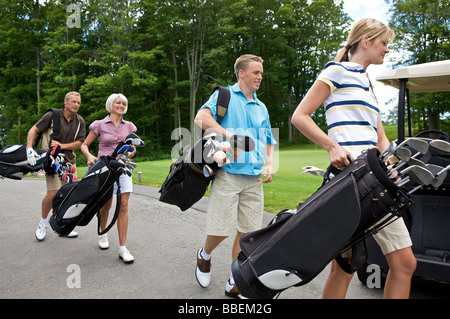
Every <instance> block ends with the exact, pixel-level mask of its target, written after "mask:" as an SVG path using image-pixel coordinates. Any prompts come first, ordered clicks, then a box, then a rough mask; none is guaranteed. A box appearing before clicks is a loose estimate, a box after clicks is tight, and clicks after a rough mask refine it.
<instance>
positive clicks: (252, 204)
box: [206, 170, 264, 236]
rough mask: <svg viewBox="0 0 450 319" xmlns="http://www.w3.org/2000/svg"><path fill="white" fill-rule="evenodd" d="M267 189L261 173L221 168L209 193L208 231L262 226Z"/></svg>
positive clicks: (228, 231)
mask: <svg viewBox="0 0 450 319" xmlns="http://www.w3.org/2000/svg"><path fill="white" fill-rule="evenodd" d="M263 212H264V193H263V187H262V181H261V175H257V176H251V175H240V174H230V173H227V172H224V171H222V170H221V171H219V172H218V173H217V174H216V176H215V177H214V180H213V183H212V186H211V192H210V197H209V205H208V213H207V219H206V232H207V234H208V235H214V236H232V235H234V234H236V230H237V231H239V232H241V233H247V232H251V231H255V230H258V229H260V228H261V225H262V218H263Z"/></svg>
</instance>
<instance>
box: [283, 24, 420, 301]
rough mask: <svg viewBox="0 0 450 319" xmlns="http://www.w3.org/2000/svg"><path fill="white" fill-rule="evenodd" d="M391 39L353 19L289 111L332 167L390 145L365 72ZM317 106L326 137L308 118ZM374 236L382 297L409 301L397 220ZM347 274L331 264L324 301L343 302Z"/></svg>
mask: <svg viewBox="0 0 450 319" xmlns="http://www.w3.org/2000/svg"><path fill="white" fill-rule="evenodd" d="M394 37H395V34H394V32H393V31H392V30H391V29H390V28H389V27H387V26H385V25H384V24H383V23H381V22H379V21H377V20H374V19H362V20H360V21H358V22H357V23H356V24H355V25H354V26H353V28H352V30H351V31H350V34H349V37H348V42H347V45H346V46H345V47H344V48H343V49H342V50H341V51H340V52H339V53H338V54H337V56H336V58H335V61H334V62H330V63H328V64H327V65H325V67H324V69H323V70H322V72H321V73H320V75H319V77H318V78H317V80H316V81H315V83H314V84H313V85H312V87H311V88H310V90H309V91H308V93H307V94H306V96H305V97H304V99H303V100H302V101H301V102H300V104H299V106H298V107H297V109H296V110H295V112H294V115H293V117H292V124H293V125H295V126H296V127H297V128H298V129H299V130H300V131H301V132H302V133H303V134H304V135H305V136H306V137H308V138H309V139H310V140H312V141H313V142H315V143H316V144H318V145H319V146H321V147H322V148H324V149H325V150H327V151H328V152H329V154H330V160H331V163H332V164H333V166H335V167H337V168H341V167H345V166H348V165H349V164H350V161H349V159H348V157H349V158H350V159H354V158H356V157H357V156H358V155H359V154H360V152H361V151H362V150H364V149H367V148H371V147H378V148H379V149H380V150H384V149H385V148H386V147H388V145H389V141H388V139H387V137H386V134H385V132H384V129H383V125H382V123H381V119H380V115H379V108H378V103H377V100H376V97H375V95H374V92H373V88H372V85H371V83H370V80H369V77H368V75H367V73H366V70H367V67H368V66H369V65H371V64H382V63H383V60H384V57H385V55H386V54H387V53H389V50H388V44H389V42H390V41H392V39H393V38H394ZM322 104H323V105H324V107H325V114H326V119H327V125H328V135H327V134H326V133H324V132H323V131H322V130H321V129H320V128H319V127H318V126H317V125H316V123H315V122H314V121H313V120H312V118H311V114H313V113H314V112H315V111H316V110H317V109H318V108H319V107H320V106H321V105H322ZM374 237H375V239H376V241H377V243H378V244H379V245H380V247H381V249H382V251H383V253H384V255H385V256H386V260H387V262H388V264H389V267H390V270H389V273H388V277H387V279H386V284H385V289H384V298H408V297H409V292H410V287H411V278H412V275H413V273H414V270H415V268H416V259H415V257H414V255H413V253H412V249H411V245H412V242H411V238H410V236H409V232H408V230H407V228H406V226H405V223H404V222H403V220H402V219H398V220H396V221H395V222H394V223H392V224H390V225H388V226H387V227H385V228H383V229H382V230H381V231H380V232H379V233H378V234H376V235H374ZM352 276H353V275H350V274H347V273H346V272H345V271H344V270H342V269H341V268H340V267H339V265H338V264H337V262H336V261H333V262H332V264H331V272H330V275H329V277H328V280H327V283H326V284H325V288H324V291H323V297H324V298H344V297H345V294H346V292H347V288H348V285H349V283H350V280H351V279H352Z"/></svg>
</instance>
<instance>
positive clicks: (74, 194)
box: [50, 133, 144, 235]
mask: <svg viewBox="0 0 450 319" xmlns="http://www.w3.org/2000/svg"><path fill="white" fill-rule="evenodd" d="M131 145H135V146H144V142H143V141H142V140H141V139H140V138H139V137H138V136H137V135H136V134H134V133H132V134H129V135H127V136H126V137H125V138H124V139H123V140H122V141H121V142H120V143H119V144H118V145H117V147H116V149H115V150H114V152H113V153H112V154H111V156H100V158H99V159H98V160H97V162H96V163H95V164H94V165H93V166H92V167H90V168H89V169H88V170H87V172H86V174H85V175H84V177H83V178H82V179H81V180H79V181H76V182H72V183H67V184H64V185H63V186H62V187H61V188H60V189H59V190H58V192H57V193H56V195H55V197H54V198H53V203H52V206H53V213H52V216H51V217H50V225H51V227H52V229H53V230H54V231H55V232H56V233H57V234H60V235H67V234H69V233H70V232H71V231H72V230H73V229H74V228H75V227H76V226H86V225H88V224H89V222H90V221H91V220H92V218H93V217H94V215H96V214H97V217H98V234H99V235H102V234H105V233H107V232H108V231H109V230H110V229H111V227H112V226H113V225H114V223H115V222H116V220H117V217H118V215H119V210H120V203H121V193H120V185H119V177H120V175H122V174H128V175H129V176H131V174H132V171H133V169H134V168H135V167H136V164H134V163H133V162H131V161H130V160H129V159H128V158H127V157H126V155H127V152H128V151H132V150H134V149H133V148H132V147H131ZM114 183H117V198H116V207H115V211H114V216H113V218H112V220H111V221H110V223H109V225H108V226H107V227H106V228H105V229H104V230H103V231H101V230H100V216H99V211H100V208H101V207H102V206H103V205H104V204H105V203H106V202H107V201H108V200H109V199H110V198H111V197H112V194H113V186H114Z"/></svg>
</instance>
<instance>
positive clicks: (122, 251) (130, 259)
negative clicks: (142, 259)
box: [119, 248, 134, 264]
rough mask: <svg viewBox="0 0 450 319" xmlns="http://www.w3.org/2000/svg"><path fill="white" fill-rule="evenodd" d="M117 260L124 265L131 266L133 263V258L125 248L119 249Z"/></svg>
mask: <svg viewBox="0 0 450 319" xmlns="http://www.w3.org/2000/svg"><path fill="white" fill-rule="evenodd" d="M119 258H120V259H122V260H123V262H124V263H126V264H131V263H132V262H133V261H134V257H133V255H132V254H130V251H129V250H128V249H126V248H123V249H119Z"/></svg>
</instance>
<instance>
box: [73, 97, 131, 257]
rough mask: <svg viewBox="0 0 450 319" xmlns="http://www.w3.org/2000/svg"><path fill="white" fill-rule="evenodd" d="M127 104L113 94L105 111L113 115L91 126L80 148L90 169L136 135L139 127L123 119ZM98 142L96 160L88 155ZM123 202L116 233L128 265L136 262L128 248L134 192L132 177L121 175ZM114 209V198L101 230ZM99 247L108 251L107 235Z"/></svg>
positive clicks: (107, 206)
mask: <svg viewBox="0 0 450 319" xmlns="http://www.w3.org/2000/svg"><path fill="white" fill-rule="evenodd" d="M127 109H128V100H127V98H126V97H125V96H124V95H123V94H111V95H110V96H109V98H108V99H107V100H106V110H107V111H108V112H109V113H110V114H109V115H108V116H106V117H105V118H104V119H103V120H97V121H94V122H93V123H92V124H91V125H90V126H89V130H90V132H89V135H88V136H87V138H86V140H85V141H84V143H83V145H82V146H81V152H82V153H83V154H84V155H85V156H86V158H87V164H88V166H89V167H91V166H92V165H94V163H95V162H96V161H97V158H98V157H100V156H102V155H111V154H112V152H113V151H114V149H115V148H116V146H117V144H118V143H119V142H120V141H122V140H123V139H124V137H125V136H127V135H128V134H130V133H134V132H136V126H135V125H134V124H133V123H132V122H129V121H125V120H124V119H123V115H124V114H125V113H126V112H127ZM95 139H98V142H99V143H98V154H97V157H95V156H94V155H92V154H91V153H90V152H89V145H91V143H92V142H93V141H95ZM135 153H136V151H134V152H132V153H131V152H130V153H129V154H128V157H130V158H131V157H133V156H134V154H135ZM119 184H120V189H121V193H122V200H121V205H120V212H119V217H118V218H117V232H118V233H119V245H120V247H119V258H120V259H122V260H123V261H124V262H125V263H126V264H128V263H132V262H133V261H134V257H133V255H131V253H130V251H129V250H128V249H127V248H126V246H125V242H126V239H127V230H128V200H129V198H130V193H131V192H132V191H133V182H132V179H131V176H128V175H126V174H122V175H121V176H120V178H119ZM116 192H117V186H116V184H114V194H115V193H116ZM111 205H112V198H111V199H110V200H109V201H108V202H106V204H105V205H104V206H103V207H102V208H101V209H100V228H101V230H104V229H105V228H106V224H107V221H108V214H109V210H110V208H111ZM98 244H99V246H100V248H101V249H108V248H109V242H108V237H107V234H104V235H101V236H99V241H98Z"/></svg>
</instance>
